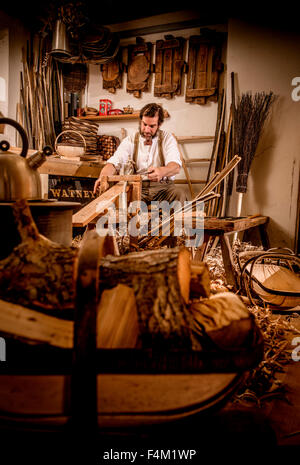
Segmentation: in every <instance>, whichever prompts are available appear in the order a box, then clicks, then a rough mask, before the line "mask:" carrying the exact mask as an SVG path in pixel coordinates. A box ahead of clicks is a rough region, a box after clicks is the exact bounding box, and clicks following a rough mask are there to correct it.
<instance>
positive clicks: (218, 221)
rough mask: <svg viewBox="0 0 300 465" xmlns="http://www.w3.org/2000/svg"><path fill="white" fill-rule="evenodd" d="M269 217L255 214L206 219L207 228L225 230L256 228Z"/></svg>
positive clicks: (205, 226)
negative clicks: (233, 217) (232, 217)
mask: <svg viewBox="0 0 300 465" xmlns="http://www.w3.org/2000/svg"><path fill="white" fill-rule="evenodd" d="M268 220H269V218H268V217H267V216H260V215H258V216H253V217H248V218H240V219H226V218H224V219H222V218H208V217H206V218H205V220H204V228H205V230H208V229H212V230H220V231H223V232H226V233H228V232H233V231H244V230H245V229H249V228H255V227H256V226H259V225H262V224H266V223H267V222H268Z"/></svg>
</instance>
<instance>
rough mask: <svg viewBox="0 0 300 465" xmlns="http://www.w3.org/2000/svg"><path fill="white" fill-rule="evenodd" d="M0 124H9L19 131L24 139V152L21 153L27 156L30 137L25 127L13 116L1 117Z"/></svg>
mask: <svg viewBox="0 0 300 465" xmlns="http://www.w3.org/2000/svg"><path fill="white" fill-rule="evenodd" d="M0 124H9V125H10V126H13V127H14V128H15V129H16V130H17V131H18V132H19V134H20V136H21V139H22V152H21V153H20V155H21V157H24V158H25V157H26V155H27V151H28V138H27V134H26V132H25V129H24V128H23V127H22V126H21V125H20V124H19V123H17V121H15V120H14V119H11V118H0Z"/></svg>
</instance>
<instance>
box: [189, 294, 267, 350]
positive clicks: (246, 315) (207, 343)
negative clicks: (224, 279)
mask: <svg viewBox="0 0 300 465" xmlns="http://www.w3.org/2000/svg"><path fill="white" fill-rule="evenodd" d="M189 308H190V311H191V313H192V314H193V317H194V320H195V328H196V330H199V331H200V333H199V334H200V336H201V337H202V344H203V347H204V348H205V349H221V350H233V349H238V348H241V349H242V348H248V349H251V348H252V347H253V349H254V348H255V346H256V345H262V335H261V332H260V330H259V328H258V326H257V325H256V324H255V318H254V315H253V314H251V313H250V311H249V310H248V309H247V307H246V305H245V304H244V302H243V301H242V299H240V297H239V296H237V295H236V294H233V293H232V292H220V293H218V294H215V295H212V296H211V297H209V298H208V299H204V300H202V301H200V302H192V303H191V305H190V307H189ZM203 330H204V331H205V335H206V338H203Z"/></svg>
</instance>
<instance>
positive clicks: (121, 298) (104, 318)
mask: <svg viewBox="0 0 300 465" xmlns="http://www.w3.org/2000/svg"><path fill="white" fill-rule="evenodd" d="M138 331H139V328H138V316H137V310H136V302H135V296H134V292H133V290H132V289H131V288H130V287H128V286H125V285H124V284H118V285H117V286H116V287H114V288H113V289H110V290H106V291H103V293H102V296H101V300H100V303H99V305H98V316H97V347H99V348H106V349H113V348H123V349H124V348H130V347H131V348H134V347H135V346H136V344H137V338H138Z"/></svg>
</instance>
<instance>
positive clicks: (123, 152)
mask: <svg viewBox="0 0 300 465" xmlns="http://www.w3.org/2000/svg"><path fill="white" fill-rule="evenodd" d="M139 118H140V121H139V131H138V132H137V133H136V134H135V135H133V136H128V137H126V138H125V139H124V140H123V141H122V142H121V144H120V145H119V147H118V148H117V150H116V151H115V153H114V155H113V156H112V157H111V158H109V160H108V162H107V163H106V165H105V167H104V168H103V169H102V171H101V173H100V176H99V178H98V179H97V181H96V182H95V185H94V192H95V193H96V192H97V189H98V188H99V186H100V182H101V177H102V176H111V175H114V174H117V173H118V172H120V170H121V167H122V166H125V165H126V164H128V163H130V162H131V163H132V164H133V167H134V172H135V173H136V174H141V175H142V178H143V181H142V200H143V201H144V202H146V203H147V204H149V203H150V202H151V201H161V200H167V201H168V202H170V203H171V202H173V201H174V200H179V201H180V202H181V203H182V204H183V203H184V201H186V200H187V195H186V193H185V191H184V189H182V188H181V187H180V186H176V185H175V184H174V178H175V175H176V174H178V173H179V171H180V168H181V166H182V164H181V159H180V152H179V149H178V145H177V141H176V139H175V137H174V136H173V135H172V134H171V133H168V132H166V131H162V130H161V129H160V126H161V125H162V123H163V121H164V112H163V108H162V107H161V106H160V105H157V104H156V103H148V104H147V105H145V106H144V107H143V108H142V109H141V111H140V115H139Z"/></svg>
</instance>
